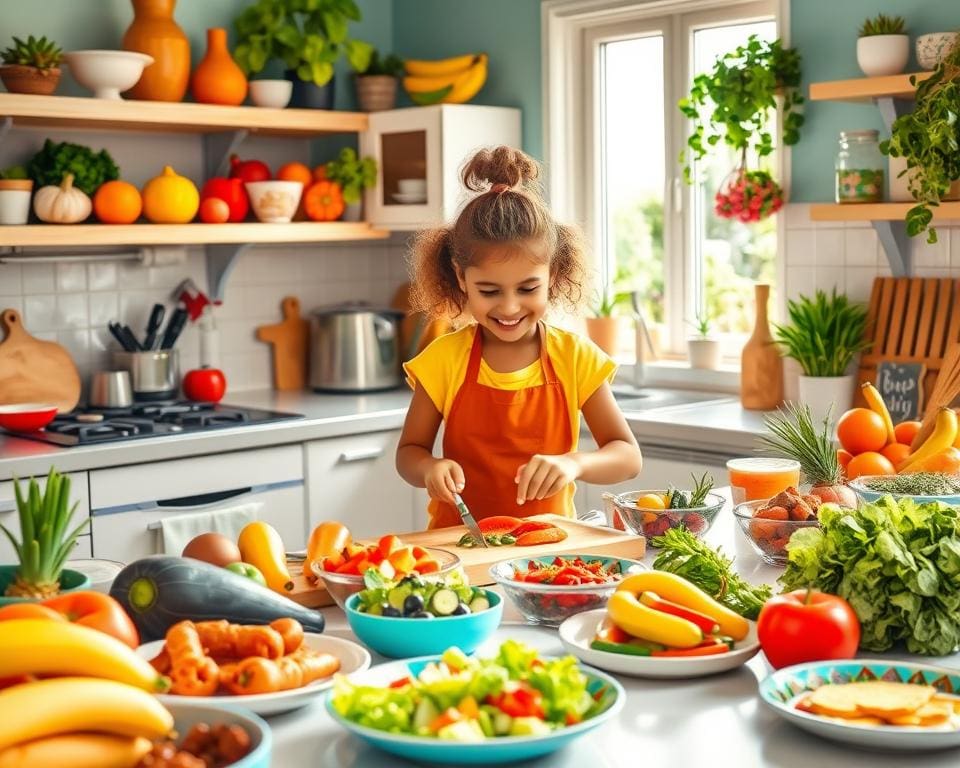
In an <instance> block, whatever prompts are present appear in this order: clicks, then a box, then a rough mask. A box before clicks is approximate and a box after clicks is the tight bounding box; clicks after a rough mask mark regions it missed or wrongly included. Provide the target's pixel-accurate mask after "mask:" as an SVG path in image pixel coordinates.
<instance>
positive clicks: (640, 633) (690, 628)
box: [607, 590, 703, 648]
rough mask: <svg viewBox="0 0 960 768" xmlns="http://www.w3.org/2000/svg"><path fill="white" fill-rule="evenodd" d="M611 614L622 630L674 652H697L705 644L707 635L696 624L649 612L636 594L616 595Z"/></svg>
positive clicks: (620, 592) (608, 603)
mask: <svg viewBox="0 0 960 768" xmlns="http://www.w3.org/2000/svg"><path fill="white" fill-rule="evenodd" d="M607 613H608V614H609V616H610V618H611V620H612V621H613V623H614V624H616V625H617V626H618V627H620V629H622V630H623V631H624V632H626V633H627V634H630V635H633V636H634V637H638V638H640V639H641V640H649V641H650V642H653V643H663V644H664V645H668V646H670V647H671V648H693V647H694V646H696V645H699V644H700V643H702V642H703V632H701V631H700V627H698V626H697V625H696V624H694V623H693V622H692V621H687V620H686V619H681V618H680V617H679V616H671V615H670V614H669V613H663V612H662V611H657V610H654V609H653V608H648V607H647V606H646V605H644V604H643V603H641V602H640V601H639V600H637V596H636V595H635V594H633V593H632V592H624V591H620V590H618V591H616V592H614V593H613V594H612V595H611V596H610V600H609V601H608V602H607Z"/></svg>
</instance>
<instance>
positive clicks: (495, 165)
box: [410, 146, 585, 318]
mask: <svg viewBox="0 0 960 768" xmlns="http://www.w3.org/2000/svg"><path fill="white" fill-rule="evenodd" d="M538 174H539V168H538V166H537V163H536V161H535V160H534V159H533V158H531V157H530V156H529V155H526V154H524V153H523V152H521V151H520V150H518V149H512V148H511V147H504V146H501V147H496V148H494V149H482V150H480V151H479V152H477V153H476V154H475V155H474V156H473V157H472V158H470V160H468V161H467V163H466V164H465V165H464V167H463V169H462V171H461V179H462V181H463V185H464V187H466V189H468V190H470V191H472V192H479V193H481V194H478V195H476V196H474V197H473V199H472V200H470V201H469V202H468V203H467V204H466V206H464V208H463V210H462V211H461V212H460V215H459V216H458V217H457V219H456V221H455V222H454V223H453V224H452V225H451V226H449V227H439V228H435V229H427V230H424V231H421V232H420V233H418V234H417V236H416V238H415V239H414V242H413V246H412V250H411V259H410V261H411V278H412V289H411V297H410V299H411V304H412V306H413V308H414V309H416V310H419V311H422V312H425V313H426V314H428V315H430V316H432V317H446V318H455V317H457V316H459V315H460V314H462V312H463V308H464V306H465V304H466V299H467V297H466V294H465V293H464V292H463V291H461V290H460V284H459V282H458V281H457V269H458V268H459V270H460V272H461V274H462V273H463V271H465V270H466V268H467V267H469V266H471V264H473V263H475V259H476V257H477V251H478V246H483V245H487V244H490V243H506V244H517V245H521V244H530V243H535V244H537V245H538V246H539V247H537V248H527V249H525V252H529V253H530V254H531V256H532V254H533V253H534V252H541V253H546V254H548V257H547V258H548V259H549V264H550V289H549V293H548V296H549V300H550V303H551V304H563V305H565V306H566V307H567V308H568V309H570V310H575V309H576V308H577V306H578V305H579V304H580V301H581V299H582V296H583V283H584V279H585V268H584V261H585V247H584V243H583V236H582V234H581V232H580V229H579V228H578V227H575V226H569V225H566V224H560V223H558V222H556V221H554V218H553V215H552V214H551V212H550V209H549V208H548V207H547V204H546V202H545V201H544V199H543V192H542V190H541V188H540V185H539V183H538V182H537V176H538Z"/></svg>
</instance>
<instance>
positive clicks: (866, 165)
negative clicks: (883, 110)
mask: <svg viewBox="0 0 960 768" xmlns="http://www.w3.org/2000/svg"><path fill="white" fill-rule="evenodd" d="M879 138H880V132H879V131H872V130H871V131H841V132H840V142H839V143H840V148H839V150H838V151H837V161H836V165H835V168H836V181H837V184H836V195H837V202H838V203H878V202H880V201H881V200H883V175H884V174H883V169H884V166H886V158H884V156H883V154H881V152H880V143H879Z"/></svg>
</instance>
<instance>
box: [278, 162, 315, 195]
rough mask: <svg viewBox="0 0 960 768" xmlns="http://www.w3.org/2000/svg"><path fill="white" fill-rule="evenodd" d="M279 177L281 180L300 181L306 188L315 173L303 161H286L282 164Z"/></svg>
mask: <svg viewBox="0 0 960 768" xmlns="http://www.w3.org/2000/svg"><path fill="white" fill-rule="evenodd" d="M277 178H278V179H279V180H280V181H299V182H300V183H301V184H303V188H304V189H306V188H307V187H309V186H310V184H311V183H312V182H313V173H311V171H310V168H309V166H307V165H304V164H303V163H286V164H285V165H281V166H280V170H278V171H277Z"/></svg>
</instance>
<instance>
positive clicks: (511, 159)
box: [462, 146, 539, 192]
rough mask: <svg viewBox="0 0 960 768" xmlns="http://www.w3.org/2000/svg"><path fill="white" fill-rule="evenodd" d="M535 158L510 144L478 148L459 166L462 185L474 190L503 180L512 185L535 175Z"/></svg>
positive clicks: (529, 179) (483, 189) (494, 184)
mask: <svg viewBox="0 0 960 768" xmlns="http://www.w3.org/2000/svg"><path fill="white" fill-rule="evenodd" d="M538 172H539V170H538V167H537V163H536V161H535V160H534V159H533V158H532V157H530V156H529V155H527V154H525V153H524V152H521V151H520V150H519V149H514V148H513V147H506V146H499V147H494V148H493V149H481V150H480V151H479V152H477V153H476V154H475V155H474V156H473V157H472V158H470V159H469V160H468V161H467V163H466V165H464V167H463V173H462V177H463V186H465V187H466V188H467V189H469V190H472V191H474V192H482V191H486V190H487V189H488V188H490V187H493V186H496V185H499V184H505V185H506V186H508V187H512V188H516V187H521V186H524V185H525V184H526V183H527V182H529V181H533V180H534V179H536V178H537V174H538Z"/></svg>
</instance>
